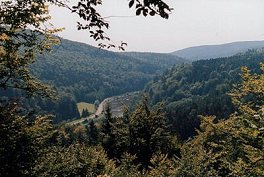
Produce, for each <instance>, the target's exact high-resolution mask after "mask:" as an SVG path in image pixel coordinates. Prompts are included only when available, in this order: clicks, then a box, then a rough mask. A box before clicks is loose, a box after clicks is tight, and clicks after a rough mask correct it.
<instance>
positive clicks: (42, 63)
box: [32, 39, 185, 103]
mask: <svg viewBox="0 0 264 177" xmlns="http://www.w3.org/2000/svg"><path fill="white" fill-rule="evenodd" d="M168 56H169V57H168ZM183 61H185V60H183V59H181V58H179V57H175V56H172V55H167V54H154V53H153V54H152V53H149V54H147V55H146V54H144V53H142V54H140V53H138V54H137V55H136V56H135V55H131V54H125V53H119V52H110V51H106V50H102V49H98V48H95V47H92V46H89V45H86V44H83V43H78V42H73V41H69V40H64V39H62V41H61V45H60V46H58V47H56V48H54V51H53V52H52V53H50V54H47V55H44V56H40V57H39V59H38V60H37V62H36V63H35V64H34V66H33V67H32V68H33V72H34V73H35V74H36V75H37V76H38V77H39V78H40V79H41V80H43V81H45V82H48V83H51V84H53V85H54V86H55V87H56V88H57V89H58V90H59V91H63V92H66V93H69V94H71V95H73V96H74V97H75V99H76V100H77V101H86V102H91V103H92V102H94V101H95V100H96V99H99V100H103V99H104V98H106V97H109V96H113V95H119V94H122V93H126V92H132V91H138V90H142V89H143V88H144V86H145V84H146V83H147V82H148V81H150V80H151V79H152V78H153V76H154V75H155V74H157V73H161V72H162V71H163V70H165V69H167V68H169V67H171V66H172V65H174V64H179V63H182V62H183Z"/></svg>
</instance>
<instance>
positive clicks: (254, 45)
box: [171, 41, 264, 61]
mask: <svg viewBox="0 0 264 177" xmlns="http://www.w3.org/2000/svg"><path fill="white" fill-rule="evenodd" d="M263 47H264V41H241V42H232V43H226V44H220V45H203V46H196V47H189V48H186V49H182V50H178V51H175V52H172V53H171V54H173V55H176V56H179V57H182V58H185V59H188V60H191V61H195V60H201V59H210V58H220V57H229V56H232V55H235V54H237V53H240V52H246V51H247V50H248V49H260V48H263Z"/></svg>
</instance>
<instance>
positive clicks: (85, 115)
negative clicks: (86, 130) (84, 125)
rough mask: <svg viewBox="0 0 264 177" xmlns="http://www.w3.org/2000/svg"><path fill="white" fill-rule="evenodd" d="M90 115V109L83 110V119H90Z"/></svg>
mask: <svg viewBox="0 0 264 177" xmlns="http://www.w3.org/2000/svg"><path fill="white" fill-rule="evenodd" d="M89 115H90V114H89V111H88V109H87V108H85V109H83V111H82V116H81V117H83V118H84V117H88V116H89Z"/></svg>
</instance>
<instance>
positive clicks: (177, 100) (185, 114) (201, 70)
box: [145, 50, 264, 139]
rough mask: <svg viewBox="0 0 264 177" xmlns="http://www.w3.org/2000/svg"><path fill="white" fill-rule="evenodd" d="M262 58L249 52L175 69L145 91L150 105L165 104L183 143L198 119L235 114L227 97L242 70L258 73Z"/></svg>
mask: <svg viewBox="0 0 264 177" xmlns="http://www.w3.org/2000/svg"><path fill="white" fill-rule="evenodd" d="M263 58H264V52H263V51H262V50H260V51H256V50H252V51H248V52H246V53H244V54H238V55H234V56H232V57H228V58H218V59H211V60H201V61H196V62H193V63H192V64H183V65H180V66H175V67H174V68H173V69H171V70H167V71H166V72H165V73H164V74H163V75H161V76H159V77H155V78H154V80H153V81H152V82H150V83H149V84H148V85H147V86H146V89H145V90H146V92H147V93H148V94H149V96H150V98H151V102H152V104H157V103H158V102H161V101H164V103H165V105H166V111H167V113H168V117H169V119H170V123H171V124H172V125H173V126H172V127H173V128H172V129H173V130H174V131H176V132H177V133H178V134H179V135H180V137H181V138H182V139H186V138H189V137H190V136H193V135H194V134H195V128H198V127H199V125H200V118H199V116H198V115H215V116H216V117H217V118H218V119H221V118H226V117H228V116H229V114H230V113H232V112H234V106H233V104H232V101H231V97H230V96H228V93H229V92H230V90H231V88H232V86H233V84H237V83H239V82H240V81H241V80H240V68H241V66H248V67H249V68H250V69H252V70H253V71H254V72H258V73H259V72H260V71H259V69H257V68H258V65H259V63H260V62H261V61H263Z"/></svg>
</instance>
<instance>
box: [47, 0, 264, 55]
mask: <svg viewBox="0 0 264 177" xmlns="http://www.w3.org/2000/svg"><path fill="white" fill-rule="evenodd" d="M70 1H72V2H77V0H70ZM102 1H103V4H102V5H101V6H100V7H99V8H98V11H99V12H100V13H101V14H102V16H104V17H108V16H117V17H112V18H107V21H108V22H109V23H110V29H109V30H107V31H106V33H107V34H108V35H109V36H110V37H111V39H112V41H113V42H115V43H116V44H120V41H124V42H126V43H128V46H127V47H126V51H139V52H161V53H167V52H173V51H176V50H179V49H183V48H187V47H192V46H199V45H212V44H223V43H229V42H235V41H254V40H264V0H165V2H167V3H168V4H169V5H170V6H171V7H172V8H174V10H173V11H172V13H171V14H170V17H169V19H168V20H166V19H162V18H160V17H158V16H155V17H150V16H149V17H143V16H136V15H135V9H133V8H131V9H129V8H128V2H129V1H128V0H102ZM50 14H51V16H52V23H53V24H55V26H56V27H65V30H64V31H63V32H60V33H59V34H58V35H59V36H60V37H63V38H65V39H70V40H73V41H79V42H84V43H87V44H90V45H94V46H96V43H95V42H94V41H93V40H92V39H91V38H89V33H88V32H87V31H78V30H77V28H76V21H78V17H76V16H75V15H74V14H71V13H70V12H68V10H66V9H62V8H58V7H51V9H50Z"/></svg>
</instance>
